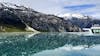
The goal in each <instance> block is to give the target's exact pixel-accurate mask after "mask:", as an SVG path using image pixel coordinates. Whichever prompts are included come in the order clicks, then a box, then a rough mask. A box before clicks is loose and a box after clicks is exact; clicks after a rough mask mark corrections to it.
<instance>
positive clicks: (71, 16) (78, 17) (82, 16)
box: [58, 13, 88, 19]
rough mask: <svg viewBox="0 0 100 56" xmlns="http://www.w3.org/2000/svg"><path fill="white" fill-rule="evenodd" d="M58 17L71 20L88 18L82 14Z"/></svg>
mask: <svg viewBox="0 0 100 56" xmlns="http://www.w3.org/2000/svg"><path fill="white" fill-rule="evenodd" d="M58 16H59V17H63V18H65V19H72V18H77V19H87V18H88V16H86V15H82V14H71V13H66V14H60V15H58Z"/></svg>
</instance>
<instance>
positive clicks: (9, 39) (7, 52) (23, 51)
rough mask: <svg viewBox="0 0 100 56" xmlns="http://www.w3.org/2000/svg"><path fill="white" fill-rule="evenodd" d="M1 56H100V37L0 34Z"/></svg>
mask: <svg viewBox="0 0 100 56" xmlns="http://www.w3.org/2000/svg"><path fill="white" fill-rule="evenodd" d="M0 56H100V36H99V35H97V36H96V35H95V36H93V35H92V36H90V35H89V36H84V35H76V34H68V33H38V34H35V33H24V34H20V33H9V34H8V33H0Z"/></svg>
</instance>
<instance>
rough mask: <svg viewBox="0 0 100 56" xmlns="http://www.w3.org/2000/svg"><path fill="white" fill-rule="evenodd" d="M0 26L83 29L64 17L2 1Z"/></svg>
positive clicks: (63, 30) (49, 29)
mask: <svg viewBox="0 0 100 56" xmlns="http://www.w3.org/2000/svg"><path fill="white" fill-rule="evenodd" d="M0 26H2V27H5V26H6V27H9V26H12V27H15V28H17V29H21V30H25V28H26V26H30V27H31V28H33V29H35V30H37V31H41V32H67V31H72V32H73V31H81V29H80V28H79V27H77V26H75V25H73V24H72V23H71V22H69V21H67V22H66V20H64V19H63V18H60V17H57V16H54V15H46V14H43V13H40V12H37V11H34V10H33V9H31V8H26V7H24V6H17V5H15V4H10V3H0ZM5 31H6V30H5Z"/></svg>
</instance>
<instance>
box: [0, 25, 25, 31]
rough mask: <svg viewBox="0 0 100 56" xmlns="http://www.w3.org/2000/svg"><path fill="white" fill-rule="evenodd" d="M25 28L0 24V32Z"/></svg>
mask: <svg viewBox="0 0 100 56" xmlns="http://www.w3.org/2000/svg"><path fill="white" fill-rule="evenodd" d="M24 31H26V30H25V29H21V28H17V27H14V26H11V25H3V26H0V32H24Z"/></svg>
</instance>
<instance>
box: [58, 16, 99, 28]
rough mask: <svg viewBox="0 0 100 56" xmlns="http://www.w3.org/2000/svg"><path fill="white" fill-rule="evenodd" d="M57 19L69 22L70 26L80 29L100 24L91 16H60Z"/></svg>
mask: <svg viewBox="0 0 100 56" xmlns="http://www.w3.org/2000/svg"><path fill="white" fill-rule="evenodd" d="M59 17H62V18H64V19H65V20H67V21H69V22H71V23H72V24H74V25H76V26H78V27H80V28H90V27H92V25H94V24H100V20H99V19H96V18H93V17H91V16H86V15H82V14H62V15H59Z"/></svg>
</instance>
